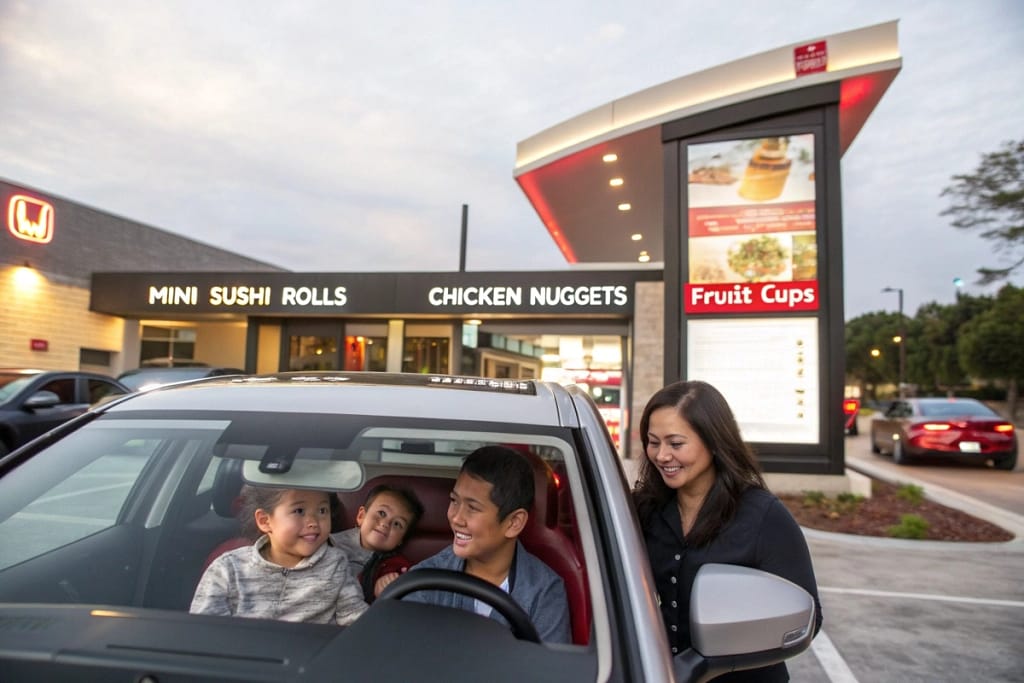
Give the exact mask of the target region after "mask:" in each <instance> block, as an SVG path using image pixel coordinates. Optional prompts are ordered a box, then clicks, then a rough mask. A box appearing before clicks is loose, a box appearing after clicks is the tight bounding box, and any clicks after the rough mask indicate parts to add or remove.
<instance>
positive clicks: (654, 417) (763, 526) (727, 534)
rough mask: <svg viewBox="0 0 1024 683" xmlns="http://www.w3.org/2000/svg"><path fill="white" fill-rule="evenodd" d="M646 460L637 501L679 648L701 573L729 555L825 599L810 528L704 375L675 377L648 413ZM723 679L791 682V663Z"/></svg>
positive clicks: (686, 638) (685, 644) (686, 643)
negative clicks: (774, 489)
mask: <svg viewBox="0 0 1024 683" xmlns="http://www.w3.org/2000/svg"><path fill="white" fill-rule="evenodd" d="M640 439H641V441H642V443H643V446H644V453H645V456H646V457H645V458H644V459H643V460H642V461H641V463H640V466H639V471H638V475H637V482H636V485H635V487H634V489H633V500H634V502H635V504H636V507H637V513H638V515H639V517H640V524H641V527H642V528H643V532H644V540H645V542H646V544H647V554H648V558H649V559H650V563H651V569H652V570H653V573H654V580H655V586H656V588H657V590H658V599H659V601H660V604H661V614H662V617H663V619H664V621H665V628H666V630H667V633H668V640H669V644H670V646H671V647H672V654H673V655H676V654H679V653H680V652H683V651H684V650H686V649H687V648H689V647H690V646H691V640H690V623H689V614H690V588H691V586H692V585H693V580H694V577H695V576H696V574H697V570H698V569H700V567H701V566H702V565H704V564H707V563H712V562H721V563H725V564H736V565H742V566H745V567H751V568H754V569H760V570H763V571H766V572H770V573H772V574H775V575H777V576H781V577H783V578H785V579H788V580H789V581H792V582H793V583H795V584H797V585H798V586H800V587H802V588H803V589H804V590H806V591H807V592H808V593H810V594H811V595H812V596H813V597H814V603H815V609H816V617H815V618H816V622H815V633H817V630H818V629H819V628H820V627H821V619H822V617H821V603H820V602H819V600H818V588H817V584H816V583H815V580H814V569H813V567H812V566H811V556H810V552H809V551H808V549H807V543H806V541H805V540H804V536H803V532H801V530H800V527H799V526H798V525H797V523H796V521H795V520H794V519H793V517H792V516H791V515H790V514H789V511H788V510H787V509H786V507H785V505H783V504H782V502H781V501H780V500H779V499H778V498H776V497H775V496H774V495H773V494H772V493H771V492H769V491H768V490H767V489H766V488H765V484H764V479H763V478H762V477H761V473H760V471H759V469H758V465H757V461H756V459H755V457H754V454H753V452H752V451H751V449H750V447H749V446H748V445H747V444H746V443H745V442H744V441H743V438H742V436H741V435H740V430H739V426H738V425H737V424H736V418H735V417H734V416H733V414H732V410H731V409H730V408H729V404H728V403H727V402H726V400H725V398H724V397H723V396H722V394H721V393H719V391H718V390H717V389H715V388H714V387H713V386H711V385H710V384H707V383H706V382H697V381H688V382H675V383H674V384H670V385H668V386H666V387H664V388H662V389H661V390H659V391H658V392H657V393H655V394H654V396H652V397H651V399H650V400H649V401H648V402H647V406H646V407H645V408H644V412H643V416H642V417H641V418H640ZM716 680H722V681H788V680H789V672H788V670H787V669H786V665H785V664H784V663H779V664H775V665H773V666H770V667H764V668H761V669H752V670H748V671H737V672H734V673H731V674H726V675H723V676H721V677H720V678H718V679H716Z"/></svg>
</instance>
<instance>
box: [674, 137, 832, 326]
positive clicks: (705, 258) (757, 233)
mask: <svg viewBox="0 0 1024 683" xmlns="http://www.w3.org/2000/svg"><path fill="white" fill-rule="evenodd" d="M686 158H687V160H686V164H687V186H686V191H687V205H688V212H687V215H688V220H689V235H688V237H689V240H688V243H687V251H688V254H689V279H688V282H687V283H686V284H685V285H684V299H683V302H684V303H683V309H684V310H685V311H686V312H687V313H723V312H729V313H768V312H782V311H789V312H791V311H815V310H818V308H819V296H818V250H817V226H816V220H815V171H814V168H815V165H814V135H813V134H811V133H807V134H802V135H789V136H780V137H768V138H751V139H747V140H728V141H723V142H708V143H702V144H693V145H689V147H687V155H686Z"/></svg>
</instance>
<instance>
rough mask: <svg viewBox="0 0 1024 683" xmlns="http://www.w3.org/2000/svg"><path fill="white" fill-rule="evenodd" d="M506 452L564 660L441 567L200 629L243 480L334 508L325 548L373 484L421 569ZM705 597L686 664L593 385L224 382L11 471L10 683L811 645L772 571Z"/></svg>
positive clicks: (505, 604)
mask: <svg viewBox="0 0 1024 683" xmlns="http://www.w3.org/2000/svg"><path fill="white" fill-rule="evenodd" d="M493 445H503V446H505V447H506V448H505V449H504V450H505V451H510V453H509V455H507V456H506V457H523V458H525V459H526V460H527V462H528V463H529V465H530V467H531V468H532V469H533V471H534V477H533V481H534V488H535V495H534V502H533V504H532V506H531V509H530V510H529V515H528V520H527V521H526V522H525V526H524V528H523V529H522V533H521V534H520V535H519V536H518V538H519V540H520V541H521V543H522V545H523V547H524V548H526V550H527V551H529V552H531V553H533V554H534V555H535V556H537V557H538V558H540V559H541V560H543V561H544V562H545V563H547V564H548V566H549V567H550V568H551V569H552V570H554V571H555V572H556V573H557V574H558V575H559V576H560V577H561V578H562V580H563V582H564V586H565V591H566V595H567V602H568V608H569V616H570V634H571V642H570V643H560V644H553V643H543V642H540V641H539V638H538V636H537V631H536V629H535V628H534V625H533V624H532V623H531V621H530V618H529V617H528V616H527V614H526V612H524V611H523V610H522V609H521V608H520V607H519V606H518V603H517V602H516V601H515V600H512V599H511V598H510V597H509V594H507V593H505V592H504V591H501V590H500V589H498V588H496V587H495V586H494V585H492V584H490V583H487V582H485V581H479V580H476V579H475V577H472V576H468V575H467V574H465V573H464V572H449V571H445V570H434V571H431V570H422V569H418V570H413V571H409V572H407V573H406V574H404V575H403V576H402V577H401V578H399V579H398V580H397V581H395V582H394V583H392V584H391V585H390V586H388V589H387V591H385V592H384V593H382V594H381V595H380V596H379V597H378V598H377V600H376V601H375V602H373V604H372V605H371V606H370V608H369V610H368V611H366V612H365V613H364V614H363V615H362V616H360V617H359V618H358V619H357V620H356V621H355V622H354V623H353V624H352V625H350V626H338V625H334V624H329V625H322V624H312V623H292V622H288V621H276V620H271V619H256V618H239V617H230V616H211V615H200V614H190V613H189V606H190V602H191V599H192V596H193V592H194V591H195V588H196V585H197V583H198V581H199V579H200V576H201V574H202V572H203V568H204V566H205V564H206V562H207V561H208V560H209V559H210V558H212V557H214V556H216V555H217V554H218V553H219V552H222V550H221V549H222V548H224V547H225V545H226V544H227V545H235V542H236V541H237V540H239V536H240V526H239V522H240V520H239V519H237V517H236V514H237V508H236V507H235V506H236V505H237V503H238V502H239V497H240V496H244V492H243V491H242V489H241V487H242V485H243V484H246V483H248V484H255V485H258V486H271V487H283V488H289V489H308V490H316V491H328V492H335V493H336V495H337V499H338V500H337V504H336V506H335V507H336V510H334V512H333V515H332V517H333V519H332V524H331V526H332V530H334V531H340V530H342V529H349V528H352V527H353V526H354V524H355V522H354V519H355V517H356V516H357V514H358V511H359V508H360V506H361V505H363V503H364V501H365V497H366V495H367V492H368V491H370V490H371V489H373V488H374V487H375V486H377V485H378V484H382V483H387V484H390V485H393V486H400V487H404V488H407V489H411V490H412V491H414V492H415V493H416V495H417V497H419V499H420V500H421V501H422V503H423V505H424V508H425V512H424V515H423V517H422V518H421V519H420V520H419V523H418V524H417V525H416V527H415V528H414V530H413V531H412V532H411V533H410V537H409V538H408V539H406V541H405V544H404V545H403V546H402V548H401V552H402V554H403V555H405V556H407V557H408V558H409V559H410V560H411V561H413V562H416V561H419V560H422V559H424V558H426V557H429V556H431V555H433V554H434V553H436V552H438V551H439V550H441V549H443V548H446V547H451V546H452V544H453V540H454V532H453V526H452V522H450V521H449V519H448V512H449V506H450V504H451V497H452V489H453V486H454V480H455V477H456V476H457V475H458V472H459V469H460V467H461V463H462V461H463V459H464V458H465V457H466V455H467V454H469V453H471V452H473V451H474V450H475V449H477V448H480V447H481V446H493ZM58 499H59V502H55V501H57V500H58ZM243 542H244V541H243ZM248 543H250V544H251V541H248ZM235 547H237V545H235ZM422 590H442V591H452V592H456V593H464V594H466V595H469V596H471V597H474V598H476V599H477V600H479V601H480V602H481V603H482V605H489V606H490V607H492V608H494V609H496V610H498V611H499V613H500V614H501V615H503V616H504V617H506V620H505V621H506V622H507V624H508V625H506V624H505V623H503V622H499V621H496V620H494V619H491V618H488V617H484V616H481V615H480V614H477V613H476V612H474V611H472V610H467V611H463V610H460V609H454V608H451V607H441V606H437V605H431V604H424V603H419V602H415V601H411V600H403V599H402V598H404V597H406V596H407V595H409V594H411V593H415V592H418V591H422ZM692 595H693V601H692V604H693V608H692V610H691V612H690V633H691V637H692V642H693V643H694V647H693V648H691V649H688V650H687V651H686V652H682V653H679V654H678V655H677V656H675V657H673V656H672V654H671V651H670V649H669V645H668V640H667V638H666V636H665V625H664V623H663V622H662V618H661V611H660V609H659V607H658V599H657V598H658V596H657V594H656V592H655V586H654V580H653V577H652V575H651V571H650V567H649V566H648V564H647V561H646V553H645V551H644V545H643V537H642V535H641V532H640V529H639V524H638V522H637V518H636V514H635V512H634V510H633V507H632V503H631V500H630V495H629V489H628V486H627V483H626V479H625V476H624V475H623V470H622V467H621V465H620V463H619V459H618V455H617V454H616V452H615V450H614V448H613V446H612V442H611V439H610V438H609V435H608V432H607V431H606V429H605V427H604V424H603V422H602V419H601V414H600V413H599V412H598V409H597V406H596V405H595V404H594V402H593V401H592V400H591V399H590V398H589V397H588V396H587V394H586V393H585V391H584V390H583V389H582V388H580V387H563V386H561V385H559V384H555V383H548V382H541V381H535V380H493V379H478V378H465V377H451V376H437V375H419V374H406V375H401V374H393V375H392V374H385V373H356V372H330V373H316V372H308V373H284V374H279V375H268V376H258V377H235V378H227V377H219V378H211V379H207V380H199V381H196V382H189V383H185V384H177V385H173V386H166V387H162V388H158V389H155V390H152V391H148V392H137V393H134V394H131V395H129V396H127V397H124V398H121V399H119V400H117V401H113V402H110V403H107V404H105V405H103V406H100V407H98V408H95V409H93V410H91V411H89V412H88V413H87V414H86V415H84V416H82V417H81V418H79V419H78V420H75V421H73V422H70V423H68V424H67V425H64V426H63V427H61V429H60V431H59V439H58V440H56V441H53V440H47V442H43V443H41V442H35V443H33V444H29V445H28V446H26V447H24V448H22V449H21V450H19V451H17V452H14V453H12V454H10V455H8V456H7V457H6V458H4V459H2V460H0V624H5V625H7V626H6V628H4V629H3V637H2V640H3V646H2V647H0V680H4V681H8V680H10V681H29V680H88V681H103V680H111V681H114V680H117V681H124V680H136V681H138V680H152V681H157V680H161V681H163V680H190V681H200V680H202V681H207V680H231V681H321V680H325V681H326V680H352V681H371V680H372V681H470V680H472V681H488V682H491V681H517V682H518V681H530V682H531V683H534V682H537V681H552V682H558V683H566V682H568V683H574V682H577V681H589V682H594V681H602V682H604V681H658V682H659V683H661V682H666V683H671V682H672V681H696V680H701V681H704V680H708V679H709V678H711V677H712V676H714V675H717V674H719V673H722V672H724V671H728V670H732V669H734V668H738V669H743V668H750V667H759V666H765V665H767V664H770V663H774V662H777V661H781V660H782V659H784V658H786V657H791V656H793V655H796V654H798V653H800V652H801V651H803V650H805V649H806V648H807V647H808V645H809V644H810V641H811V638H812V637H813V630H814V623H815V608H814V601H813V600H812V599H811V597H810V596H809V595H808V594H807V593H806V592H805V591H804V590H803V589H801V588H800V587H798V586H796V585H794V584H792V583H790V582H788V581H786V580H784V579H781V578H779V577H776V576H773V575H771V574H766V573H764V572H759V571H757V570H753V569H749V568H746V567H738V566H731V565H722V564H711V565H705V566H704V567H702V568H701V570H700V572H698V574H697V577H696V580H695V582H694V586H693V593H692Z"/></svg>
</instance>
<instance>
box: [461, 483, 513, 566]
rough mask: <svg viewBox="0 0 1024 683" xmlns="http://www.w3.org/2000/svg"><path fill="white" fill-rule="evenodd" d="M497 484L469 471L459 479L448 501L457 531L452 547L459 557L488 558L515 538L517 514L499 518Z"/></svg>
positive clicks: (485, 559) (484, 559)
mask: <svg viewBox="0 0 1024 683" xmlns="http://www.w3.org/2000/svg"><path fill="white" fill-rule="evenodd" d="M493 488H494V485H493V484H491V483H490V482H487V481H484V480H483V479H478V478H476V477H473V476H470V475H468V474H466V473H462V474H460V475H459V478H458V479H456V481H455V486H454V488H453V489H452V493H451V498H450V502H449V504H448V523H449V524H451V527H452V533H453V534H454V535H455V539H454V541H453V543H452V549H453V550H454V551H455V554H456V555H457V556H458V557H461V558H463V559H470V560H479V561H481V562H487V561H489V560H490V559H491V558H492V557H493V556H494V555H495V553H496V552H497V551H498V550H500V549H502V548H504V547H505V546H506V544H507V543H508V542H509V541H514V540H515V538H516V536H517V533H516V532H514V531H513V530H512V528H511V527H512V521H511V520H512V517H513V515H509V516H508V517H506V518H505V519H504V520H501V519H498V506H497V505H496V504H495V503H494V502H493V501H492V500H491V490H492V489H493Z"/></svg>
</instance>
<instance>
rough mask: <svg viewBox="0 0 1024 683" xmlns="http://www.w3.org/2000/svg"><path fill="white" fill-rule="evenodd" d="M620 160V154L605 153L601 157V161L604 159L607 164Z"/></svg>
mask: <svg viewBox="0 0 1024 683" xmlns="http://www.w3.org/2000/svg"><path fill="white" fill-rule="evenodd" d="M618 160H619V155H618V154H605V155H604V156H603V157H601V161H603V162H604V163H606V164H610V163H611V162H613V161H618Z"/></svg>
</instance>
